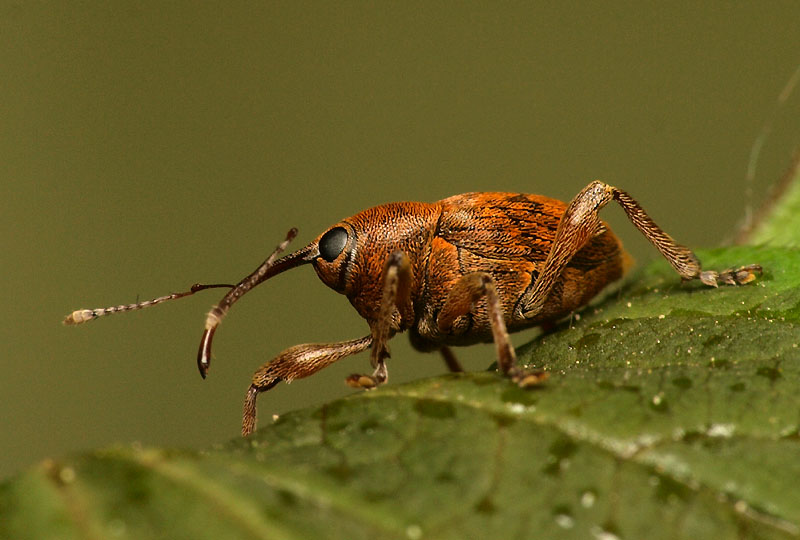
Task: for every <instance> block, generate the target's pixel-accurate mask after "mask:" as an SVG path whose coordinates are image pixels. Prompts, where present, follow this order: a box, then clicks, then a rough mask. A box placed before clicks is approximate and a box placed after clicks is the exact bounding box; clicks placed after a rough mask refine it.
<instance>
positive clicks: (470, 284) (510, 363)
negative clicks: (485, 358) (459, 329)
mask: <svg viewBox="0 0 800 540" xmlns="http://www.w3.org/2000/svg"><path fill="white" fill-rule="evenodd" d="M484 296H485V297H486V304H487V309H488V311H489V323H490V325H491V328H492V337H493V338H494V345H495V351H496V353H497V366H498V368H500V371H501V372H502V373H503V374H504V375H506V376H508V377H510V378H511V380H513V381H514V382H516V383H517V384H519V385H520V386H532V385H535V384H538V383H540V382H542V381H543V380H545V379H546V378H547V373H545V372H543V371H536V372H530V371H526V370H523V369H522V368H520V367H519V366H517V355H516V353H515V352H514V347H513V346H512V344H511V340H510V339H509V337H508V330H507V329H506V323H505V318H504V315H503V306H502V305H501V304H500V297H499V296H498V295H497V287H496V286H495V283H494V279H492V276H491V275H489V274H487V273H485V272H472V273H469V274H466V275H464V276H462V277H461V279H459V280H458V281H457V282H456V284H455V285H454V286H453V288H452V289H450V292H449V293H448V295H447V299H446V300H445V303H444V306H443V307H442V310H441V311H440V312H439V315H438V317H437V319H436V324H437V326H438V328H439V331H440V332H443V333H448V332H449V331H450V329H451V328H452V327H453V323H454V322H455V320H456V319H457V318H458V317H461V316H462V315H466V314H467V313H469V312H470V311H471V310H472V308H473V306H474V305H475V303H476V302H477V301H478V300H480V299H481V298H483V297H484ZM442 354H443V355H446V353H445V352H444V350H443V352H442ZM451 355H452V353H451ZM446 358H447V357H446V356H445V359H446ZM453 358H455V357H453ZM459 367H460V366H459Z"/></svg>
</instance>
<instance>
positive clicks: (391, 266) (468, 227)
mask: <svg viewBox="0 0 800 540" xmlns="http://www.w3.org/2000/svg"><path fill="white" fill-rule="evenodd" d="M611 201H616V202H617V203H619V205H620V206H621V207H622V208H623V210H624V211H625V213H626V214H627V216H628V218H629V219H630V221H631V222H632V223H633V224H634V225H635V226H636V228H637V229H638V230H639V231H640V232H641V233H642V234H644V236H645V237H647V239H648V240H649V241H650V242H651V243H652V244H653V245H654V246H655V247H656V249H658V251H659V252H661V254H662V255H663V256H664V257H665V258H666V259H667V261H668V262H669V264H670V265H672V267H673V268H674V269H675V271H676V272H677V273H678V275H679V276H680V277H681V278H682V279H683V280H693V279H699V280H700V281H701V282H702V283H704V284H705V285H708V286H711V287H717V286H718V285H719V284H726V285H743V284H746V283H749V282H751V281H753V280H754V279H755V278H756V274H759V273H761V266H760V265H758V264H748V265H745V266H740V267H737V268H731V269H728V270H724V271H721V272H716V271H712V270H703V269H702V268H701V265H700V261H699V260H698V258H697V257H696V256H695V254H694V253H693V252H692V251H691V250H690V249H688V248H686V247H684V246H682V245H680V244H678V243H677V242H675V241H674V240H673V239H672V238H671V237H670V236H669V235H668V234H667V233H665V232H664V231H663V230H662V229H661V228H660V227H659V226H658V225H656V223H655V222H654V221H653V220H652V219H650V217H649V216H648V215H647V214H646V213H645V211H644V210H643V209H642V207H641V206H640V205H639V203H638V202H636V201H635V200H634V199H633V198H632V197H631V196H630V195H628V194H627V193H626V192H625V191H622V190H620V189H617V188H615V187H613V186H610V185H607V184H605V183H603V182H601V181H594V182H592V183H590V184H589V185H588V186H586V187H585V188H584V189H583V190H581V192H580V193H578V194H577V195H576V196H575V197H574V198H573V199H572V201H570V203H569V204H565V203H563V202H561V201H558V200H555V199H551V198H548V197H544V196H541V195H528V194H522V193H496V192H481V193H465V194H462V195H455V196H453V197H450V198H447V199H444V200H441V201H438V202H435V203H430V204H428V203H418V202H398V203H391V204H384V205H380V206H375V207H373V208H370V209H368V210H364V211H362V212H359V213H358V214H356V215H354V216H352V217H349V218H346V219H343V220H342V221H340V222H338V223H336V224H335V225H333V226H332V227H330V228H329V229H327V230H326V231H324V232H323V233H322V234H320V235H319V236H318V237H317V238H315V239H314V240H313V241H312V242H311V243H309V244H308V245H307V246H305V247H303V248H301V249H299V250H298V251H295V252H294V253H291V254H289V255H286V256H283V257H281V258H278V256H279V255H280V253H281V252H283V250H285V248H286V247H287V245H288V244H289V242H290V241H291V240H292V239H293V238H294V237H295V235H296V234H297V230H296V229H292V230H290V231H289V234H288V235H287V237H286V240H285V241H284V242H282V243H281V244H280V245H278V247H277V248H276V249H275V251H274V252H273V253H272V254H271V255H270V256H269V257H268V258H267V260H265V261H264V262H263V263H262V264H261V265H260V266H259V267H258V268H257V269H256V270H255V271H254V272H253V273H252V274H250V275H248V276H247V277H245V278H244V279H243V280H242V281H240V282H239V283H238V284H237V285H228V284H212V285H203V284H195V285H193V286H192V287H191V289H190V290H188V291H186V292H182V293H175V294H171V295H167V296H162V297H159V298H155V299H153V300H148V301H145V302H138V303H135V304H127V305H121V306H114V307H109V308H101V309H93V310H88V309H86V310H78V311H75V312H73V313H72V314H70V315H69V316H67V318H66V319H65V321H64V322H65V323H66V324H78V323H81V322H85V321H88V320H92V319H95V318H97V317H101V316H104V315H107V314H110V313H117V312H122V311H130V310H135V309H141V308H144V307H149V306H152V305H155V304H158V303H161V302H164V301H166V300H172V299H175V298H181V297H184V296H189V295H191V294H194V293H196V292H198V291H201V290H204V289H209V288H215V287H228V288H230V290H229V291H228V293H227V294H226V295H225V296H224V297H223V298H222V300H221V301H220V302H219V303H218V304H217V305H216V306H214V307H213V308H212V309H211V311H210V312H209V313H208V316H207V318H206V324H205V330H204V332H203V336H202V339H201V342H200V348H199V351H198V355H197V365H198V368H199V370H200V374H201V375H202V376H203V377H204V378H205V376H206V374H207V373H208V369H209V366H210V360H211V342H212V339H213V337H214V332H215V330H216V328H217V326H218V325H219V324H220V322H221V321H222V318H223V317H224V316H225V314H226V313H227V311H228V310H229V309H230V307H231V306H232V305H233V303H234V302H236V301H237V300H238V299H239V298H241V297H242V296H243V295H244V294H245V293H247V292H248V291H249V290H250V289H252V288H253V287H255V286H256V285H258V284H260V283H262V282H264V281H266V280H268V279H270V278H271V277H273V276H276V275H278V274H280V273H282V272H284V271H286V270H289V269H291V268H296V267H298V266H302V265H305V264H310V265H312V266H313V267H314V270H316V272H317V275H318V276H319V278H320V279H321V280H322V282H323V283H325V284H326V285H327V286H329V287H330V288H332V289H333V290H335V291H337V292H339V293H341V294H344V295H345V296H347V298H348V300H350V303H351V304H352V305H353V307H354V308H355V309H356V311H357V312H358V314H359V315H360V316H361V317H363V318H364V319H365V320H366V321H367V324H368V326H369V333H368V334H367V335H366V336H364V337H361V338H358V339H352V340H349V341H342V342H338V343H313V344H304V345H296V346H294V347H290V348H289V349H286V350H285V351H283V352H281V353H280V354H278V356H276V357H275V358H273V359H272V360H270V361H269V362H267V363H266V364H264V365H263V366H261V367H260V368H259V369H258V370H257V371H256V372H255V374H254V375H253V378H252V382H251V384H250V387H249V388H248V390H247V394H246V397H245V402H244V410H243V415H242V435H244V436H247V435H249V434H250V433H252V432H253V430H254V429H255V427H256V398H257V396H258V394H259V393H261V392H264V391H266V390H269V389H270V388H272V387H274V386H275V385H276V384H278V383H279V382H281V381H287V382H288V381H292V380H294V379H299V378H302V377H308V376H309V375H313V374H314V373H316V372H317V371H319V370H321V369H323V368H324V367H326V366H329V365H330V364H332V363H334V362H336V361H337V360H340V359H342V358H344V357H346V356H350V355H352V354H356V353H359V352H362V351H365V350H367V349H371V354H370V363H371V365H372V368H373V371H372V373H371V374H365V375H362V374H357V375H351V376H350V377H348V379H347V381H346V382H347V383H348V384H349V385H351V386H354V387H358V388H373V387H375V386H378V385H380V384H383V383H385V382H386V381H387V380H388V371H387V368H386V360H387V359H388V358H389V356H390V352H389V343H388V342H389V340H390V338H392V336H394V335H395V334H397V333H399V332H404V331H408V333H409V335H410V339H411V343H412V345H413V346H414V347H415V348H416V349H418V350H420V351H436V350H438V351H440V353H441V354H442V357H443V358H444V360H445V363H446V365H447V366H448V368H449V369H450V370H451V371H460V370H461V367H460V365H459V363H458V361H457V360H456V357H455V355H454V353H453V352H452V351H451V349H450V347H451V346H454V345H469V344H473V343H477V342H490V341H493V342H494V344H495V348H496V354H497V365H498V369H499V370H500V372H502V373H503V374H504V375H506V376H507V377H509V378H510V379H511V380H512V381H514V382H515V383H516V384H519V385H520V386H532V385H536V384H538V383H540V382H541V381H542V380H544V379H545V378H546V376H547V373H546V372H543V371H538V372H537V371H527V370H525V369H523V368H521V367H519V366H517V364H516V356H515V353H514V349H513V347H512V345H511V342H510V341H509V337H508V334H509V332H516V331H519V330H522V329H525V328H530V327H533V326H543V325H550V324H552V323H553V322H555V321H558V320H560V319H562V318H564V317H566V316H567V315H569V314H570V313H572V312H574V311H576V310H578V309H580V308H582V307H583V306H585V305H586V304H587V303H588V302H589V301H590V300H591V299H592V298H593V297H594V296H595V295H597V293H599V292H600V291H601V290H602V289H603V288H604V287H606V286H607V285H608V284H609V283H611V282H613V281H616V280H618V279H619V278H620V277H621V276H622V274H623V272H624V271H625V269H626V266H627V261H628V260H629V258H628V256H627V254H626V252H625V251H624V250H623V248H622V244H621V243H620V241H619V240H618V239H617V237H616V236H615V235H614V233H613V232H612V231H611V230H610V228H609V227H608V225H606V223H605V222H603V221H601V220H600V219H599V217H598V213H599V211H600V209H601V208H603V207H604V206H605V205H607V204H608V203H609V202H611Z"/></svg>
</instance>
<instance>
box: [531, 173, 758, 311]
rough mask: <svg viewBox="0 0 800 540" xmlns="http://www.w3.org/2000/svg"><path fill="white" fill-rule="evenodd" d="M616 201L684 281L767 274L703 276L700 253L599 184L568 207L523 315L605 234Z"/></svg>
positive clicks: (738, 281) (746, 271)
mask: <svg viewBox="0 0 800 540" xmlns="http://www.w3.org/2000/svg"><path fill="white" fill-rule="evenodd" d="M611 201H617V202H618V203H619V205H620V206H622V208H623V210H625V213H626V214H627V215H628V219H630V220H631V222H632V223H633V224H634V225H635V226H636V228H637V229H639V231H640V232H641V233H642V234H644V235H645V237H647V239H648V240H649V241H650V242H651V243H652V244H653V245H654V246H655V247H656V249H658V251H660V252H661V254H662V255H663V256H664V258H665V259H667V261H668V262H669V263H670V265H672V267H673V268H674V269H675V271H676V272H677V273H678V275H680V276H681V278H683V279H684V280H691V279H699V280H700V281H702V282H703V283H705V284H706V285H709V286H712V287H716V286H717V285H718V284H719V283H724V284H728V285H743V284H745V283H749V282H750V281H752V280H753V279H755V274H757V273H760V272H761V266H759V265H757V264H751V265H747V266H742V267H739V268H736V269H729V270H725V271H723V272H714V271H703V270H702V268H701V265H700V261H699V260H698V259H697V257H696V256H695V254H694V253H693V252H692V251H691V250H690V249H689V248H687V247H685V246H682V245H680V244H678V243H677V242H675V240H673V239H672V237H671V236H670V235H668V234H667V233H665V232H664V231H663V230H662V229H661V228H660V227H659V226H658V225H657V224H656V223H655V222H654V221H653V220H652V219H651V218H650V216H648V215H647V213H646V212H645V211H644V209H643V208H642V207H641V206H640V205H639V203H638V202H636V201H635V200H634V199H633V198H632V197H631V196H630V195H628V194H627V193H625V192H624V191H622V190H620V189H617V188H615V187H613V186H609V185H608V184H604V183H603V182H600V181H599V180H596V181H594V182H592V183H591V184H589V185H588V186H586V187H585V188H584V189H583V190H582V191H581V192H580V193H578V195H576V196H575V198H574V199H572V201H571V202H570V203H569V205H568V206H567V209H566V211H565V212H564V215H563V216H562V217H561V221H560V222H559V224H558V229H557V230H556V236H555V239H554V240H553V245H552V247H551V248H550V252H549V253H548V255H547V259H546V260H545V263H544V266H543V267H542V271H541V272H540V273H539V276H538V277H537V279H536V283H535V284H534V287H533V288H532V289H531V290H530V291H529V292H528V293H526V295H525V296H524V297H523V298H522V301H521V302H520V303H519V306H520V308H519V309H520V312H519V313H518V315H521V316H522V317H525V318H531V317H534V316H536V315H537V314H538V313H539V312H540V311H541V309H542V306H543V305H544V303H545V301H546V300H547V297H548V295H549V294H550V291H551V290H552V288H553V285H555V283H556V281H557V280H558V278H559V277H560V276H561V272H562V271H563V270H564V267H565V266H566V265H567V264H568V263H569V261H570V259H572V257H573V256H575V254H576V253H578V251H580V249H581V248H582V247H583V246H584V245H585V244H586V242H587V241H588V240H589V239H590V238H591V237H592V236H593V235H595V234H597V233H598V232H599V231H600V230H601V229H600V228H601V224H600V218H599V217H598V213H599V211H600V209H601V208H603V207H604V206H605V205H607V204H608V203H609V202H611Z"/></svg>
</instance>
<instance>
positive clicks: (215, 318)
mask: <svg viewBox="0 0 800 540" xmlns="http://www.w3.org/2000/svg"><path fill="white" fill-rule="evenodd" d="M295 236H297V229H294V228H293V229H291V230H290V231H289V232H288V233H287V235H286V240H284V241H283V242H281V243H280V244H279V245H278V247H276V248H275V251H273V252H272V254H271V255H270V256H269V257H267V260H265V261H264V262H263V263H261V265H260V266H259V267H258V268H256V269H255V271H254V272H253V273H252V274H250V275H249V276H247V277H246V278H244V279H243V280H241V281H240V282H239V283H238V284H237V285H236V286H235V287H234V288H232V289H231V290H230V291H228V293H227V294H226V295H225V296H224V297H222V300H220V301H219V303H218V304H217V305H216V306H214V307H213V308H211V311H209V312H208V316H207V317H206V329H205V331H204V332H203V337H202V339H201V340H200V349H199V350H198V351H197V368H198V369H199V370H200V375H202V377H203V378H204V379H205V378H206V374H207V373H208V368H209V366H210V365H211V341H212V340H213V338H214V332H215V331H216V329H217V326H219V323H221V322H222V318H223V317H224V316H225V314H226V313H227V312H228V310H229V309H230V308H231V306H232V305H233V304H234V302H236V301H237V300H239V298H241V297H242V296H243V295H244V294H245V293H246V292H247V291H249V290H250V289H252V288H253V287H255V286H256V285H258V284H259V283H261V282H263V281H266V280H268V279H269V278H271V277H272V276H275V275H278V274H280V273H281V272H283V271H285V270H289V269H290V268H294V267H296V266H300V265H303V264H306V263H310V262H311V261H312V260H314V257H316V256H317V255H318V253H319V249H318V248H317V245H316V243H311V244H309V245H307V246H306V247H304V248H303V249H301V250H299V251H296V252H294V253H292V254H290V255H286V256H285V257H282V258H280V259H278V258H277V257H278V255H280V254H281V252H282V251H283V250H285V249H286V246H288V245H289V242H291V241H292V240H293V239H294V237H295ZM276 259H277V260H276Z"/></svg>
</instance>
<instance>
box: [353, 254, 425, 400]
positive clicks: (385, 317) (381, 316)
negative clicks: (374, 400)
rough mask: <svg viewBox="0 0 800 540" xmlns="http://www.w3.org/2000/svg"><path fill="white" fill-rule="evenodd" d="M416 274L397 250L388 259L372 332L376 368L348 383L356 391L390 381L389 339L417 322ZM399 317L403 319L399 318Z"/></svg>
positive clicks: (354, 376) (372, 357)
mask: <svg viewBox="0 0 800 540" xmlns="http://www.w3.org/2000/svg"><path fill="white" fill-rule="evenodd" d="M412 279H413V272H412V270H411V263H410V261H409V260H408V256H407V255H406V254H405V253H403V252H402V251H396V252H395V253H393V254H392V255H391V256H389V258H388V259H387V260H386V264H385V265H384V268H383V296H382V297H381V306H380V311H379V312H378V318H377V319H376V320H375V321H374V322H372V323H371V324H370V326H371V330H372V354H371V356H370V363H371V364H372V367H373V368H374V371H373V372H372V375H362V374H358V373H355V374H353V375H350V376H349V377H348V378H347V380H346V382H347V384H348V385H349V386H352V387H354V388H374V387H376V386H378V385H381V384H383V383H385V382H386V381H388V380H389V372H388V370H387V369H386V359H387V358H389V357H390V356H391V352H390V351H389V339H391V337H392V336H393V335H394V333H395V332H396V331H397V330H399V329H400V328H401V327H407V326H409V325H410V324H411V323H412V322H413V320H414V312H413V309H414V308H413V306H412V305H411V294H410V292H411V281H412ZM396 314H399V319H397V320H395V319H396Z"/></svg>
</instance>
